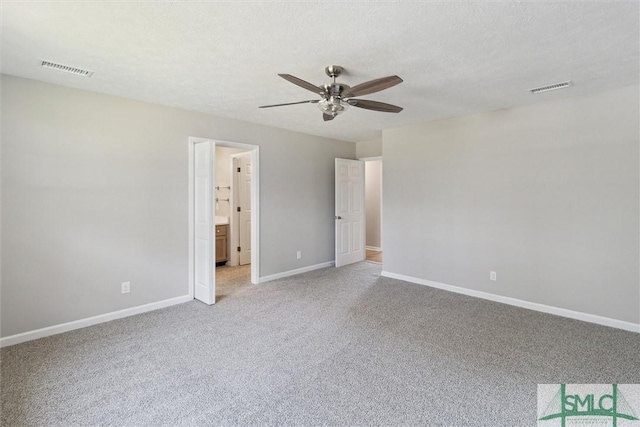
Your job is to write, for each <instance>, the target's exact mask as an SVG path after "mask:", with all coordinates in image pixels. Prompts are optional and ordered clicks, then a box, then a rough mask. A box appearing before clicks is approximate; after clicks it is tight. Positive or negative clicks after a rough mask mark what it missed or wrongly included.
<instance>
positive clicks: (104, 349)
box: [1, 262, 640, 426]
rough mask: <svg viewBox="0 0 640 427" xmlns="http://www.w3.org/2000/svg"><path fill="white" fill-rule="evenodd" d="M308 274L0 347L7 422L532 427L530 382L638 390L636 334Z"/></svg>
mask: <svg viewBox="0 0 640 427" xmlns="http://www.w3.org/2000/svg"><path fill="white" fill-rule="evenodd" d="M379 273H380V266H379V265H377V264H374V263H370V262H361V263H358V264H354V265H350V266H346V267H343V268H340V269H334V268H329V269H323V270H317V271H313V272H310V273H306V274H303V275H299V276H296V277H290V278H286V279H282V280H278V281H273V282H269V283H265V284H261V285H247V286H244V287H243V288H242V289H240V290H238V291H237V292H234V293H227V294H226V296H225V297H224V298H221V299H220V300H219V302H218V303H217V304H215V306H211V307H209V306H206V305H204V304H201V303H199V302H189V303H186V304H181V305H178V306H173V307H169V308H167V309H163V310H158V311H154V312H151V313H146V314H142V315H138V316H134V317H130V318H126V319H121V320H116V321H113V322H109V323H105V324H101V325H96V326H92V327H89V328H85V329H81V330H77V331H73V332H69V333H65V334H61V335H57V336H53V337H48V338H43V339H40V340H37V341H32V342H29V343H24V344H19V345H15V346H12V347H7V348H4V349H2V352H1V356H2V360H1V369H2V370H1V373H2V425H3V426H52V425H60V426H70V425H139V426H147V425H148V426H161V425H276V424H278V425H282V424H286V425H399V424H402V425H429V426H436V425H447V426H462V425H472V426H481V425H482V426H533V425H535V424H536V384H537V383H614V382H615V383H639V382H640V369H639V367H640V364H639V360H640V359H639V356H638V355H639V354H640V353H639V351H640V336H639V335H638V334H634V333H631V332H624V331H621V330H616V329H610V328H606V327H602V326H597V325H592V324H588V323H583V322H579V321H574V320H569V319H564V318H560V317H555V316H551V315H546V314H542V313H537V312H533V311H528V310H524V309H520V308H515V307H510V306H507V305H502V304H498V303H493V302H489V301H484V300H480V299H474V298H471V297H466V296H462V295H457V294H453V293H448V292H445V291H441V290H436V289H431V288H428V287H424V286H419V285H414V284H409V283H405V282H401V281H397V280H393V279H387V278H381V277H379Z"/></svg>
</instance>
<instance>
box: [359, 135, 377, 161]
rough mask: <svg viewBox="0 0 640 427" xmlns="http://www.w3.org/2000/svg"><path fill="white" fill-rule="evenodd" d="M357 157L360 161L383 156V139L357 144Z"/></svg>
mask: <svg viewBox="0 0 640 427" xmlns="http://www.w3.org/2000/svg"><path fill="white" fill-rule="evenodd" d="M356 156H357V158H358V159H362V158H364V157H379V156H382V139H381V138H380V139H374V140H372V141H361V142H357V143H356Z"/></svg>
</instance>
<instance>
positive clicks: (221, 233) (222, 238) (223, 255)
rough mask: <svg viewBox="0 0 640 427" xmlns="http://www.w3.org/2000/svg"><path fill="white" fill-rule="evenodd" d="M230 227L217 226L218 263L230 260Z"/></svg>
mask: <svg viewBox="0 0 640 427" xmlns="http://www.w3.org/2000/svg"><path fill="white" fill-rule="evenodd" d="M228 227H229V226H228V225H217V226H216V262H225V261H228V260H229V249H228V246H229V245H228V243H227V228H228Z"/></svg>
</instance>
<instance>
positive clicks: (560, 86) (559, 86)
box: [529, 80, 573, 93]
mask: <svg viewBox="0 0 640 427" xmlns="http://www.w3.org/2000/svg"><path fill="white" fill-rule="evenodd" d="M569 86H573V83H571V80H568V81H566V82H562V83H554V84H552V85H548V86H541V87H536V88H533V89H529V92H531V93H540V92H549V91H550V90H556V89H564V88H565V87H569Z"/></svg>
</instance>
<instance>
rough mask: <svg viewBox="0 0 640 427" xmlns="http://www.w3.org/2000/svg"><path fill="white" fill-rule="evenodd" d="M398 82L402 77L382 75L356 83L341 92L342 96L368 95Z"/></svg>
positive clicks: (400, 81)
mask: <svg viewBox="0 0 640 427" xmlns="http://www.w3.org/2000/svg"><path fill="white" fill-rule="evenodd" d="M400 83H402V79H401V78H400V77H398V76H388V77H382V78H380V79H375V80H370V81H368V82H364V83H360V84H359V85H356V86H354V87H352V88H351V89H348V90H347V91H346V93H345V94H343V95H342V96H344V97H351V96H362V95H368V94H370V93H374V92H380V91H381V90H384V89H388V88H390V87H392V86H395V85H397V84H400Z"/></svg>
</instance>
